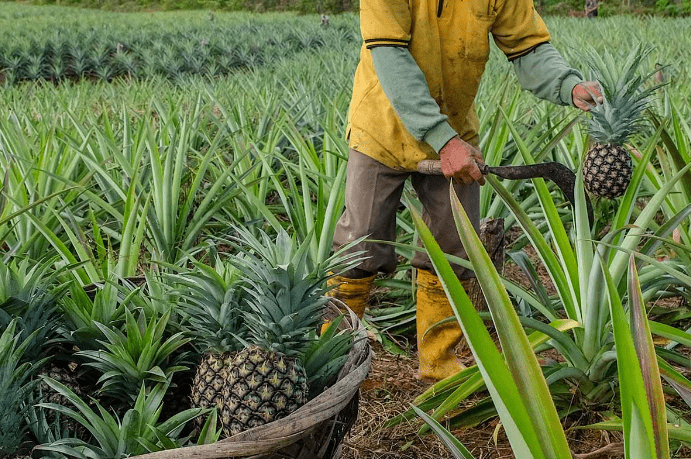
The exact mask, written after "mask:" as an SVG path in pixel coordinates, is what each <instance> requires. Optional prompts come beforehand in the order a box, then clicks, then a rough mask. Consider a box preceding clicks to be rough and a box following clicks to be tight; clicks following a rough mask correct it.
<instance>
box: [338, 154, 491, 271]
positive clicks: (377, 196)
mask: <svg viewBox="0 0 691 459" xmlns="http://www.w3.org/2000/svg"><path fill="white" fill-rule="evenodd" d="M346 174H347V175H346V191H345V211H344V212H343V215H342V216H341V219H340V220H339V222H338V225H337V227H336V231H335V233H334V239H333V247H334V250H338V249H339V248H340V247H342V246H343V245H345V244H347V243H349V242H351V241H354V240H356V239H358V238H360V237H363V236H368V239H373V240H382V241H395V240H396V211H397V210H398V207H399V205H400V201H401V196H402V194H403V186H404V184H405V181H406V179H407V178H408V177H410V179H411V181H412V185H413V188H414V189H415V191H416V192H417V196H418V198H419V199H420V201H421V202H422V205H423V213H422V217H423V219H424V221H425V224H426V225H427V227H428V228H429V229H430V230H431V231H432V234H433V235H434V238H435V239H436V240H437V242H438V243H439V246H440V247H441V249H442V250H443V251H444V252H445V253H448V254H451V255H456V256H458V257H461V258H467V256H466V253H465V250H464V249H463V246H462V245H461V240H460V238H459V236H458V232H457V230H456V225H455V223H454V220H453V213H452V211H451V200H450V199H449V179H447V178H446V177H444V176H434V175H424V174H420V173H417V172H410V171H397V170H394V169H391V168H389V167H387V166H385V165H383V164H381V163H380V162H378V161H376V160H374V159H372V158H370V157H369V156H366V155H363V154H362V153H359V152H357V151H355V150H350V157H349V159H348V167H347V171H346ZM454 189H455V191H456V195H457V196H458V198H459V200H460V201H461V204H463V208H464V209H465V211H466V212H467V213H468V216H469V217H470V220H471V221H472V222H473V226H474V227H475V231H479V227H480V186H479V185H478V184H477V183H473V184H472V185H463V184H459V183H456V181H454ZM349 251H350V252H358V251H364V252H366V254H367V256H368V257H369V258H368V259H367V260H365V261H364V262H363V263H362V264H361V265H360V266H358V267H359V268H360V269H362V270H364V271H368V272H371V273H377V272H383V273H392V272H393V271H394V270H395V269H396V252H395V248H394V247H393V246H392V245H390V244H382V243H375V242H370V241H369V240H365V241H363V242H361V243H359V244H357V245H355V246H354V247H352V248H350V249H349ZM412 264H413V266H414V267H415V268H418V269H425V270H427V271H432V272H434V268H433V266H432V262H431V261H430V259H429V256H427V254H426V253H425V252H417V253H416V254H415V256H414V257H413V260H412ZM452 267H453V269H454V271H455V273H456V275H457V276H458V278H459V279H468V278H471V277H474V273H473V272H472V271H470V270H466V269H464V268H462V267H461V266H459V265H456V264H452Z"/></svg>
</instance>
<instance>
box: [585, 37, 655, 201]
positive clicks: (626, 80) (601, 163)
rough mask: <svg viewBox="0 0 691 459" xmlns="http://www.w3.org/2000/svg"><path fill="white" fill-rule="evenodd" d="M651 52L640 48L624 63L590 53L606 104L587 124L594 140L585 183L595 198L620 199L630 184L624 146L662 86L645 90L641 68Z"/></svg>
mask: <svg viewBox="0 0 691 459" xmlns="http://www.w3.org/2000/svg"><path fill="white" fill-rule="evenodd" d="M651 51H652V48H645V49H644V48H643V47H642V46H641V45H638V46H637V47H635V48H634V49H633V51H632V52H631V53H630V54H629V55H628V57H627V58H626V60H625V62H624V63H623V65H622V63H621V62H619V61H617V60H616V59H615V58H614V57H612V55H611V54H609V52H605V54H604V55H603V56H600V55H599V54H597V53H595V52H593V51H591V52H590V59H589V65H590V67H591V68H592V69H593V71H594V72H595V74H596V77H597V80H598V81H599V82H600V85H601V86H602V90H603V91H602V92H603V96H604V101H603V103H602V104H598V105H597V106H596V107H594V108H592V109H591V110H590V114H591V117H590V119H588V120H587V123H588V130H589V133H590V137H591V139H592V144H591V146H590V149H589V150H588V152H587V153H586V157H585V160H584V162H583V181H584V184H585V187H586V189H587V190H588V191H589V192H590V193H591V194H592V195H594V196H599V197H606V198H610V199H612V198H617V197H619V196H622V195H623V194H624V193H625V192H626V188H627V187H628V185H629V182H630V181H631V174H632V165H631V156H630V155H629V152H628V151H627V150H626V147H625V146H624V143H625V142H626V140H627V139H628V138H629V136H630V135H631V134H632V133H633V132H634V130H636V129H637V128H638V126H639V125H640V122H641V114H642V112H643V110H644V109H645V108H646V106H647V105H648V102H649V101H650V96H651V94H652V93H653V91H655V90H656V89H657V88H658V87H659V86H653V87H649V88H647V89H646V88H644V87H643V85H644V84H645V82H646V80H648V78H649V77H650V76H651V75H653V74H654V73H655V70H653V72H651V73H650V74H649V75H647V76H640V75H638V68H639V67H640V65H641V63H642V62H643V60H644V59H645V58H646V57H647V56H648V54H650V52H651Z"/></svg>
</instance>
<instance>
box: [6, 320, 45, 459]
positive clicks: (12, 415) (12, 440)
mask: <svg viewBox="0 0 691 459" xmlns="http://www.w3.org/2000/svg"><path fill="white" fill-rule="evenodd" d="M16 327H17V320H16V319H15V320H13V321H12V322H10V323H9V325H8V327H7V328H6V329H5V330H4V331H3V333H2V335H0V454H1V455H2V456H3V457H4V456H5V455H8V456H10V455H12V453H15V452H16V451H17V450H18V449H19V446H20V445H21V444H22V442H23V436H24V433H25V432H26V431H27V430H28V426H27V424H26V422H25V421H24V416H25V414H26V412H27V410H28V409H29V405H28V401H29V400H30V395H31V392H32V391H33V390H34V388H35V387H36V385H37V384H38V381H31V380H30V378H31V376H32V374H33V373H35V372H36V370H37V369H38V368H39V367H40V366H41V365H42V364H43V363H44V362H45V359H44V360H41V361H39V362H31V363H30V362H24V363H21V360H22V354H23V353H24V352H25V351H26V349H27V347H28V346H29V344H30V343H31V341H32V340H33V339H34V337H35V335H36V333H37V332H34V333H33V334H31V335H30V336H28V337H27V338H26V339H24V340H22V339H21V335H20V333H18V332H16Z"/></svg>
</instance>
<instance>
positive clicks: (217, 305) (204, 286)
mask: <svg viewBox="0 0 691 459" xmlns="http://www.w3.org/2000/svg"><path fill="white" fill-rule="evenodd" d="M195 268H196V269H195V270H194V271H191V272H187V273H183V274H177V275H171V276H172V277H173V278H174V280H175V282H176V283H177V285H178V288H177V289H178V294H179V296H180V298H181V299H183V301H184V307H183V308H182V314H183V316H185V318H186V319H187V324H188V326H187V330H188V334H189V335H191V336H192V337H193V338H194V341H195V343H196V344H197V345H199V347H200V348H201V349H200V350H201V351H202V352H211V353H214V354H222V353H224V352H231V351H236V350H239V349H242V348H243V347H244V343H245V338H246V337H247V333H248V329H247V326H246V324H245V322H244V321H243V320H242V314H243V312H244V311H245V310H246V308H247V305H246V303H245V302H244V301H243V300H242V297H243V295H244V290H243V289H242V285H243V284H242V282H241V279H240V276H239V271H238V270H237V269H236V268H235V267H234V266H232V265H230V264H227V263H216V267H215V268H212V267H210V266H206V265H204V264H202V263H198V262H195Z"/></svg>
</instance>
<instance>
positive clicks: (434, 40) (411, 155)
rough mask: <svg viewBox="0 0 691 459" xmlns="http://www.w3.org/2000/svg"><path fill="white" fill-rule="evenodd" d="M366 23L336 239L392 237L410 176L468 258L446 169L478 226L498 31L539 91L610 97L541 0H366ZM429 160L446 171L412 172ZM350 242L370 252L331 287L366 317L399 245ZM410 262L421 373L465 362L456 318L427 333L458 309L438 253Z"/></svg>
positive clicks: (433, 223) (437, 226) (444, 234)
mask: <svg viewBox="0 0 691 459" xmlns="http://www.w3.org/2000/svg"><path fill="white" fill-rule="evenodd" d="M360 27H361V31H362V36H363V38H364V43H363V46H362V49H361V52H360V63H359V65H358V67H357V71H356V73H355V80H354V87H353V96H352V100H351V104H350V111H349V115H348V127H347V139H348V143H349V146H350V156H349V159H348V168H347V179H346V195H345V212H344V214H343V216H342V217H341V219H340V221H339V223H338V226H337V228H336V232H335V235H334V249H338V248H339V247H340V246H342V245H344V244H346V243H348V242H350V241H353V240H355V239H357V238H360V237H362V236H367V235H369V238H370V239H373V240H387V241H393V240H395V239H396V232H395V230H396V210H397V209H398V207H399V201H400V198H401V194H402V191H403V185H404V182H405V180H406V179H407V178H408V177H410V178H411V180H412V185H413V187H414V188H415V190H416V192H417V195H418V197H419V199H420V201H421V202H422V204H423V206H424V212H423V218H424V220H425V223H426V224H427V226H429V227H430V229H431V231H432V234H433V235H434V237H435V238H436V240H437V242H438V243H439V245H440V246H441V248H442V250H444V252H446V253H449V254H453V255H456V256H459V257H464V258H465V257H466V255H465V251H464V250H463V247H462V246H461V242H460V239H459V236H458V233H457V231H456V228H455V225H454V222H453V216H452V213H451V204H450V200H449V179H450V178H453V179H454V180H453V185H454V188H455V191H456V194H457V195H458V198H459V199H460V201H461V203H462V204H463V206H464V208H465V210H466V212H467V213H468V215H469V216H470V218H471V220H472V221H473V224H474V225H475V229H476V231H477V230H478V228H479V190H480V185H482V184H484V179H483V176H482V173H481V172H480V167H481V166H482V165H483V164H484V162H483V157H482V152H481V151H480V150H479V149H478V143H479V138H478V117H477V115H476V113H475V109H474V105H473V99H474V98H475V94H476V93H477V89H478V85H479V84H480V77H481V76H482V73H483V71H484V69H485V63H486V62H487V58H488V56H489V50H490V44H489V36H490V34H491V36H492V38H493V39H494V42H495V43H496V45H497V46H498V47H499V49H500V50H501V51H502V52H503V53H504V54H505V55H506V56H507V58H508V59H509V60H510V61H511V62H513V65H514V68H515V70H516V73H517V75H518V80H519V82H520V84H521V86H522V87H523V88H524V89H527V90H529V91H531V92H532V93H533V94H535V95H536V96H537V97H540V98H542V99H546V100H549V101H551V102H553V103H556V104H560V105H575V106H576V107H578V108H580V109H582V110H585V111H587V110H588V109H589V107H590V106H591V105H592V104H594V101H593V97H597V98H599V97H601V94H600V90H599V85H598V84H597V83H596V82H584V81H583V79H582V77H581V75H580V74H579V72H578V71H576V70H574V69H573V68H571V67H570V66H569V65H568V64H567V63H566V62H565V61H564V59H563V58H562V57H561V55H560V54H559V52H558V51H557V50H556V49H555V48H554V47H553V46H552V45H551V44H550V43H549V40H550V35H549V32H548V31H547V28H546V26H545V24H544V23H543V21H542V19H541V18H540V16H539V15H538V14H537V12H536V11H535V10H534V8H533V3H532V0H361V1H360ZM423 159H441V165H442V171H443V172H444V175H445V176H426V175H422V174H419V173H417V172H415V170H416V165H417V163H418V162H419V161H420V160H423ZM352 250H353V251H365V252H366V254H367V255H368V256H369V258H367V259H366V261H364V262H363V263H362V264H361V265H359V266H358V267H357V268H355V269H352V270H351V271H348V272H347V273H345V274H343V275H342V276H338V277H337V278H335V279H332V281H331V284H332V285H334V284H335V285H336V286H337V287H336V288H335V289H334V290H333V291H332V295H334V296H336V297H338V298H340V299H342V300H343V301H344V302H345V303H346V304H347V305H348V306H349V307H350V308H351V309H353V310H354V311H355V312H356V313H357V314H358V315H360V316H362V314H363V313H364V310H365V307H366V306H367V304H368V301H369V294H370V289H371V288H372V283H373V281H374V277H375V275H376V274H377V273H378V272H383V273H391V272H393V271H394V269H395V267H396V254H395V251H394V247H393V246H392V245H390V244H381V243H374V242H368V241H366V242H362V243H361V244H358V245H356V246H355V247H353V248H352ZM412 265H413V267H415V268H417V277H416V279H417V280H416V282H417V340H418V356H419V363H420V374H419V376H420V377H421V378H423V379H427V380H438V379H443V378H445V377H447V376H450V375H452V374H455V373H457V372H458V371H459V370H461V369H462V368H463V367H462V365H461V364H460V363H459V362H458V361H457V359H456V355H455V353H454V348H455V346H456V345H457V344H458V342H459V341H460V339H461V337H462V332H461V329H460V327H459V326H458V324H457V323H455V322H454V323H453V324H446V325H442V326H438V327H435V328H433V329H432V330H431V331H427V330H428V328H429V327H430V326H431V325H433V324H435V323H437V322H439V321H440V320H442V319H444V318H447V317H449V316H452V315H453V312H452V310H451V306H450V304H449V301H448V299H447V298H446V295H445V294H444V290H443V288H442V286H441V284H440V282H439V279H438V278H437V276H436V275H435V273H434V269H433V267H432V263H431V261H430V259H429V257H428V256H427V255H426V254H423V253H420V252H418V253H417V254H416V255H415V257H414V258H413V260H412ZM454 271H455V273H456V275H457V276H458V278H459V279H460V280H461V283H462V284H463V286H464V288H466V290H467V288H468V287H469V285H470V282H473V281H474V274H473V272H472V271H469V270H466V269H464V268H462V267H460V266H458V265H455V266H454ZM426 331H427V333H425V332H426ZM423 335H424V336H423Z"/></svg>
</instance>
